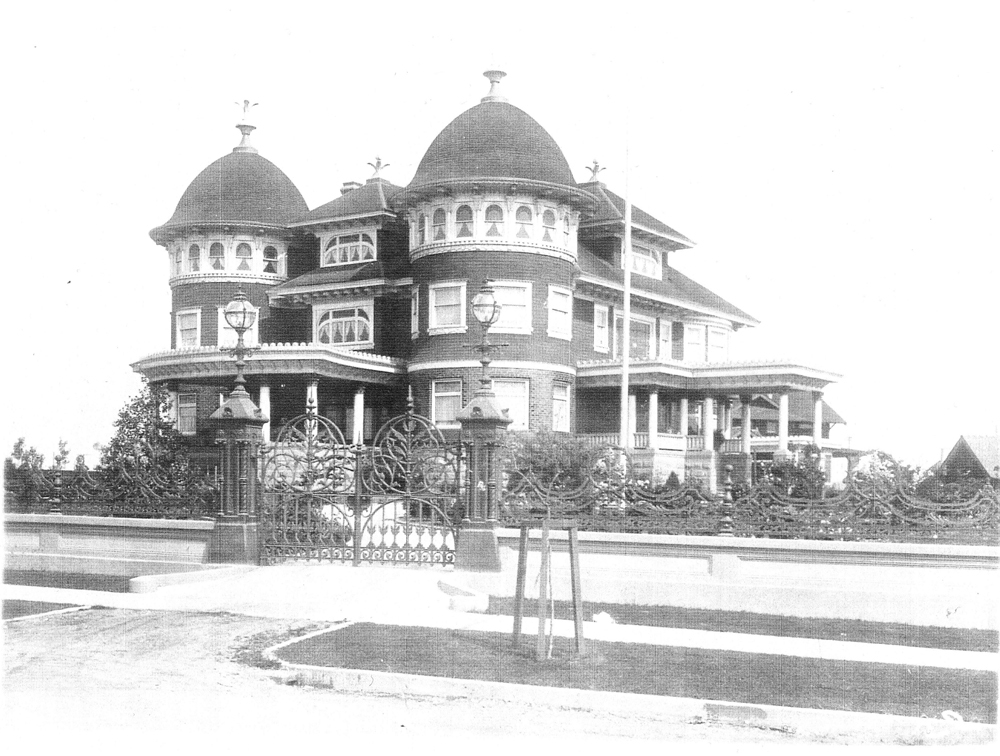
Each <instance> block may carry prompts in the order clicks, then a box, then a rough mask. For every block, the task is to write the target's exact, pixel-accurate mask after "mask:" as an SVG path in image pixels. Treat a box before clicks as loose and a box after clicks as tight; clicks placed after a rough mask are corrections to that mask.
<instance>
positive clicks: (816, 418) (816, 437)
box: [813, 391, 823, 449]
mask: <svg viewBox="0 0 1000 756" xmlns="http://www.w3.org/2000/svg"><path fill="white" fill-rule="evenodd" d="M813 443H814V444H815V445H816V446H818V447H819V448H820V449H822V448H823V392H822V391H813Z"/></svg>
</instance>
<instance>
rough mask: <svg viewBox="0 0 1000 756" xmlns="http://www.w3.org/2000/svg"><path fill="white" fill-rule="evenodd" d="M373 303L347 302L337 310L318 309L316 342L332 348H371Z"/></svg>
mask: <svg viewBox="0 0 1000 756" xmlns="http://www.w3.org/2000/svg"><path fill="white" fill-rule="evenodd" d="M372 309H373V306H372V303H371V302H364V303H358V304H353V303H348V302H345V303H343V304H342V305H340V306H339V307H337V308H335V309H334V308H323V309H319V308H317V309H316V315H315V317H316V320H315V327H316V331H315V333H316V341H317V342H318V343H320V344H329V345H330V346H341V345H343V346H371V345H372V344H373V341H372Z"/></svg>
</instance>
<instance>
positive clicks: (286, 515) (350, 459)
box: [258, 407, 462, 565]
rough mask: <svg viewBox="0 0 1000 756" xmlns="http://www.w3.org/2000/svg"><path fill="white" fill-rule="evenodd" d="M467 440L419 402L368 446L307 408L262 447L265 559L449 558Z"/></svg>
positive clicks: (388, 424)
mask: <svg viewBox="0 0 1000 756" xmlns="http://www.w3.org/2000/svg"><path fill="white" fill-rule="evenodd" d="M460 466H461V447H460V445H458V444H449V443H448V442H446V441H445V439H444V437H443V436H442V435H441V433H440V431H438V430H437V428H435V427H434V425H433V423H431V422H430V421H429V420H428V419H427V418H425V417H422V416H420V415H417V414H415V413H414V412H413V410H412V407H411V408H410V409H409V410H408V411H407V412H406V414H403V415H399V416H397V417H394V418H392V419H391V420H389V421H388V422H386V423H385V424H384V425H383V426H382V427H381V428H380V429H379V431H378V433H377V434H376V436H375V440H374V442H373V444H372V445H371V446H367V447H362V446H358V445H350V444H348V443H346V442H345V441H344V436H343V434H342V433H341V431H340V429H339V428H338V427H337V426H336V425H335V424H334V423H332V422H330V421H329V420H328V419H326V418H324V417H321V416H318V415H317V414H316V411H315V408H314V407H310V408H309V409H308V410H307V412H306V414H304V415H300V416H299V417H297V418H295V419H293V420H291V421H289V422H288V423H286V424H285V425H284V426H283V427H282V428H281V431H280V432H279V433H278V438H277V441H275V443H274V444H271V445H269V446H268V447H267V448H266V449H265V451H264V452H263V460H262V464H261V479H262V483H263V491H262V493H263V495H262V504H261V508H260V521H259V531H258V532H259V534H260V541H261V543H260V546H261V548H260V560H261V563H262V564H275V563H277V562H282V561H287V560H304V561H334V562H338V561H339V562H352V563H353V564H355V565H358V564H361V563H362V562H380V563H386V562H391V563H429V564H442V565H443V564H452V563H454V561H455V538H456V533H457V524H458V522H459V519H460V514H459V512H460V509H461V504H460V503H461V501H462V498H461V497H462V481H461V479H460V475H459V471H460Z"/></svg>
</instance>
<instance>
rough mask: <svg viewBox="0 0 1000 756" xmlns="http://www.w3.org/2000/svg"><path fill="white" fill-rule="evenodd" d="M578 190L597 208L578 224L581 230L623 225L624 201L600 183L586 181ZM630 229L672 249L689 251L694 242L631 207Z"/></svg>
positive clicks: (638, 209) (579, 185)
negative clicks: (658, 240) (643, 233)
mask: <svg viewBox="0 0 1000 756" xmlns="http://www.w3.org/2000/svg"><path fill="white" fill-rule="evenodd" d="M577 186H578V187H579V188H580V189H583V190H584V191H586V192H589V193H590V194H592V195H594V196H595V197H596V198H597V207H596V209H595V211H594V213H593V215H592V216H590V217H589V218H587V219H586V220H584V221H582V222H581V223H580V227H581V228H582V229H587V228H593V227H595V226H603V225H606V224H624V222H625V200H624V199H622V198H621V197H619V196H618V195H617V194H615V193H614V192H612V191H611V190H610V189H608V188H607V187H606V186H605V185H604V184H602V183H601V182H600V181H588V182H587V183H585V184H578V185H577ZM632 227H633V229H638V230H640V231H645V232H646V233H649V234H652V235H653V236H656V237H659V238H661V239H662V240H664V241H666V242H669V243H670V246H671V248H673V249H689V248H691V247H693V246H694V242H693V241H691V240H690V239H688V238H687V237H686V236H684V234H682V233H680V232H679V231H675V230H674V229H672V228H670V226H668V225H667V224H666V223H664V222H663V221H661V220H658V219H657V218H654V217H653V216H652V215H650V214H649V213H647V212H646V211H645V210H643V209H642V208H639V207H636V206H635V205H632Z"/></svg>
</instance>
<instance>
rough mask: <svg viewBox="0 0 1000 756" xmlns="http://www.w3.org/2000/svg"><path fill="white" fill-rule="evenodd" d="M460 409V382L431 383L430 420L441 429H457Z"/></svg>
mask: <svg viewBox="0 0 1000 756" xmlns="http://www.w3.org/2000/svg"><path fill="white" fill-rule="evenodd" d="M460 409H462V382H461V381H433V382H432V384H431V418H432V419H433V420H434V423H435V424H436V425H439V426H442V427H451V428H456V427H458V420H457V418H458V412H459V410H460Z"/></svg>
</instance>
